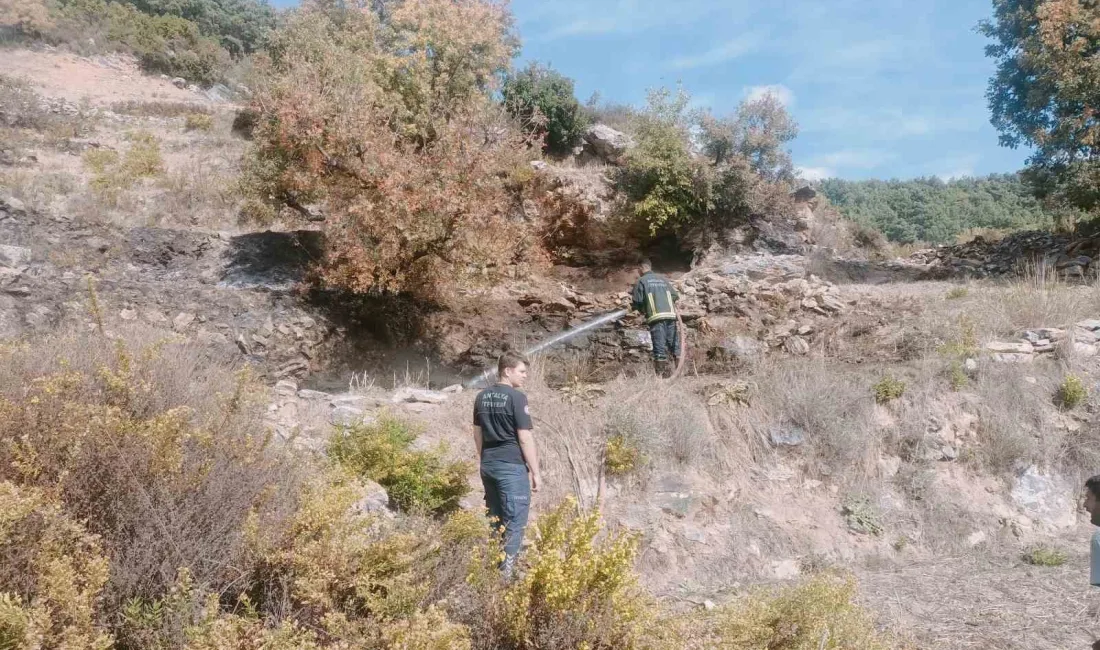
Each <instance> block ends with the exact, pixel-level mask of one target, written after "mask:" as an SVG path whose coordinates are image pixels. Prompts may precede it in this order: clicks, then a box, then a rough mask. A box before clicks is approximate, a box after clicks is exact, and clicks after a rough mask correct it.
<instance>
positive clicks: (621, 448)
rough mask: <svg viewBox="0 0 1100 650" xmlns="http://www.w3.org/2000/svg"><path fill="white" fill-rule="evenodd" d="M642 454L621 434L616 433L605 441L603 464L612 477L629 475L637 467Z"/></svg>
mask: <svg viewBox="0 0 1100 650" xmlns="http://www.w3.org/2000/svg"><path fill="white" fill-rule="evenodd" d="M641 458H642V452H641V451H640V450H639V449H638V447H637V445H636V444H635V443H634V442H633V441H631V440H630V439H628V438H627V437H626V436H624V435H623V434H621V433H617V434H615V435H614V436H612V437H611V439H610V440H608V441H607V447H606V448H605V450H604V464H605V465H606V467H607V471H608V473H609V474H611V475H612V476H621V475H623V474H629V473H630V472H632V471H634V469H635V468H637V467H638V463H639V462H640V461H641Z"/></svg>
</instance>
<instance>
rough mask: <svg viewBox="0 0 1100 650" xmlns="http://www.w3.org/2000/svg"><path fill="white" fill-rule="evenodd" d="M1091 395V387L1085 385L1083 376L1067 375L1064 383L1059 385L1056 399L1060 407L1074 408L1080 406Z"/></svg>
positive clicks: (1065, 408)
mask: <svg viewBox="0 0 1100 650" xmlns="http://www.w3.org/2000/svg"><path fill="white" fill-rule="evenodd" d="M1088 397H1089V389H1088V388H1086V387H1085V384H1084V382H1082V381H1081V378H1080V377H1078V376H1076V375H1066V378H1065V379H1063V380H1062V384H1061V385H1060V386H1058V392H1057V393H1056V394H1055V396H1054V401H1055V403H1056V404H1057V405H1058V407H1059V408H1062V409H1064V410H1067V411H1069V410H1072V409H1075V408H1077V407H1078V406H1080V405H1081V404H1083V403H1084V402H1085V400H1086V399H1088Z"/></svg>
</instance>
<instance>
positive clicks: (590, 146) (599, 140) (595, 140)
mask: <svg viewBox="0 0 1100 650" xmlns="http://www.w3.org/2000/svg"><path fill="white" fill-rule="evenodd" d="M633 146H634V139H633V138H631V137H630V136H629V135H627V134H625V133H623V132H622V131H616V130H615V129H613V128H611V127H610V126H607V125H606V124H595V125H593V126H591V127H589V129H588V131H587V132H585V134H584V149H583V151H582V160H583V159H584V158H588V159H594V160H599V161H602V162H605V163H608V164H617V163H619V162H621V161H622V157H623V156H624V155H625V154H626V152H627V151H629V150H630V149H631V148H632V147H633Z"/></svg>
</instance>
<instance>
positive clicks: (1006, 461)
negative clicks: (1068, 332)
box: [974, 366, 1061, 472]
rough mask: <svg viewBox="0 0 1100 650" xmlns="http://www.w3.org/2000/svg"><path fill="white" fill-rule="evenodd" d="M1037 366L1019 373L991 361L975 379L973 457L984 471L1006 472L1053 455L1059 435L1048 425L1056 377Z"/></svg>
mask: <svg viewBox="0 0 1100 650" xmlns="http://www.w3.org/2000/svg"><path fill="white" fill-rule="evenodd" d="M1041 371H1042V368H1038V367H1035V368H1031V369H1029V370H1028V373H1029V374H1027V375H1025V374H1024V373H1023V372H1021V371H1020V369H1019V368H1015V367H1012V366H1007V367H1006V366H991V367H987V368H986V369H985V370H984V371H983V373H982V374H981V375H980V376H979V378H978V381H977V382H976V383H975V386H974V391H975V392H976V393H977V395H978V397H979V400H978V408H979V419H978V436H979V439H978V442H979V445H978V448H977V460H979V461H980V462H981V464H982V465H983V466H984V467H986V468H988V469H989V470H991V471H994V472H1011V471H1013V470H1016V469H1022V468H1023V467H1026V466H1027V465H1031V464H1035V463H1038V464H1049V463H1051V462H1053V461H1056V460H1057V458H1058V456H1059V454H1060V451H1061V445H1060V442H1061V436H1060V435H1058V433H1057V432H1056V431H1054V430H1053V428H1052V427H1051V424H1050V423H1051V419H1052V417H1051V416H1052V413H1053V410H1054V408H1053V405H1052V404H1051V399H1050V396H1051V395H1052V394H1053V391H1054V388H1055V387H1056V386H1057V380H1056V379H1055V378H1054V377H1053V376H1049V375H1048V376H1044V375H1042V374H1040V373H1041ZM1026 377H1031V378H1032V379H1033V380H1034V381H1035V383H1031V382H1029V381H1027V379H1026Z"/></svg>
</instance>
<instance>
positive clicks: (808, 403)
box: [742, 361, 880, 480]
mask: <svg viewBox="0 0 1100 650" xmlns="http://www.w3.org/2000/svg"><path fill="white" fill-rule="evenodd" d="M752 381H753V382H754V383H755V384H756V385H757V386H758V391H757V393H756V395H755V396H754V397H753V399H752V405H751V407H750V408H749V409H747V411H746V413H745V415H744V417H745V419H743V420H742V426H744V427H745V428H747V429H748V430H750V431H753V432H754V433H755V434H756V436H757V438H758V440H761V441H767V440H769V439H770V438H771V437H772V433H773V432H783V431H792V430H793V431H798V432H801V433H802V434H803V435H804V437H805V439H806V442H805V444H806V447H807V448H808V449H809V450H810V453H811V454H812V457H813V459H814V461H815V465H816V468H814V469H815V470H816V471H825V472H826V473H830V474H831V473H833V472H834V471H836V472H839V473H842V474H843V475H844V476H845V477H846V479H851V480H858V479H859V478H860V477H861V476H865V475H866V474H867V473H868V472H871V471H872V468H873V466H874V462H875V461H876V460H877V458H878V451H879V448H880V441H879V440H878V438H877V436H876V434H875V431H874V427H873V426H872V425H871V416H872V411H873V407H874V400H873V397H872V392H871V383H872V382H871V381H870V380H869V377H860V376H859V375H857V374H854V373H850V372H846V371H845V370H844V369H842V368H837V367H833V366H830V365H828V364H826V363H824V362H819V361H800V362H791V363H784V364H781V365H776V366H773V367H763V368H761V369H760V370H759V371H758V372H757V373H755V374H754V376H753V377H752ZM757 444H759V443H757Z"/></svg>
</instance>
